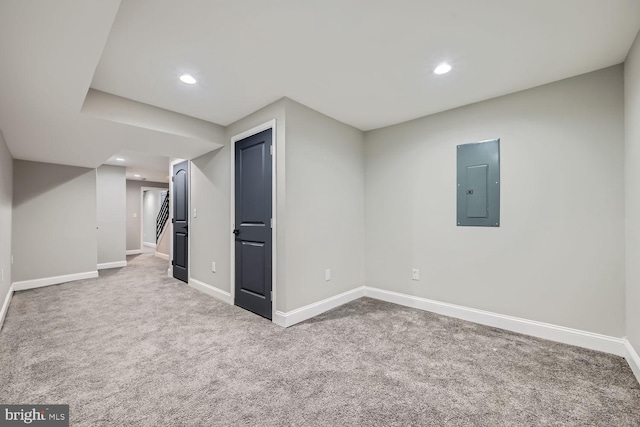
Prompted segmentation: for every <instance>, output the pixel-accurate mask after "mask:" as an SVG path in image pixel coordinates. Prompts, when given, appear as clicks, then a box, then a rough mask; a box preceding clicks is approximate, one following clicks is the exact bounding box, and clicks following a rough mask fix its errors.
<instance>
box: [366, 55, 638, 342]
mask: <svg viewBox="0 0 640 427" xmlns="http://www.w3.org/2000/svg"><path fill="white" fill-rule="evenodd" d="M623 114H624V113H623V75H622V67H621V66H615V67H611V68H607V69H604V70H600V71H597V72H593V73H589V74H586V75H582V76H578V77H574V78H571V79H567V80H564V81H560V82H556V83H552V84H549V85H545V86H542V87H538V88H534V89H530V90H526V91H523V92H519V93H515V94H512V95H507V96H503V97H500V98H496V99H493V100H489V101H485V102H481V103H477V104H473V105H469V106H466V107H462V108H458V109H455V110H451V111H447V112H444V113H441V114H436V115H433V116H429V117H425V118H421V119H417V120H414V121H410V122H407V123H403V124H399V125H396V126H391V127H387V128H383V129H379V130H375V131H371V132H367V133H366V134H365V153H366V163H365V165H366V166H365V169H366V172H365V173H366V180H365V182H366V197H365V200H366V233H367V234H366V239H367V240H366V248H367V252H366V282H367V285H369V286H374V287H377V288H382V289H387V290H391V291H397V292H402V293H405V294H410V295H416V296H419V297H425V298H430V299H434V300H438V301H444V302H448V303H454V304H459V305H463V306H467V307H472V308H477V309H483V310H488V311H492V312H496V313H502V314H507V315H512V316H517V317H521V318H525V319H532V320H537V321H542V322H548V323H551V324H556V325H562V326H567V327H572V328H577V329H582V330H586V331H591V332H596V333H602V334H606V335H611V336H615V337H621V336H624V334H625V325H624V190H623V188H624V177H623V170H624V158H623V155H624V153H623V149H624V134H623V130H624V128H623ZM635 114H638V113H637V112H636V113H635ZM491 138H501V176H502V178H501V179H502V186H501V191H502V195H501V196H502V201H501V226H500V228H476V227H456V222H455V220H456V172H455V167H456V145H457V144H464V143H470V142H474V141H481V140H486V139H491ZM636 182H638V181H637V180H636ZM412 268H418V269H420V276H421V280H420V281H412V280H411V269H412Z"/></svg>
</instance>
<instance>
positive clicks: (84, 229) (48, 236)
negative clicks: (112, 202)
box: [12, 160, 98, 282]
mask: <svg viewBox="0 0 640 427" xmlns="http://www.w3.org/2000/svg"><path fill="white" fill-rule="evenodd" d="M13 166H14V169H13V182H14V187H13V227H12V230H13V233H12V241H13V254H14V265H13V277H12V279H13V282H19V281H23V280H33V279H41V278H46V277H54V276H62V275H67V274H76V273H86V272H91V271H95V270H96V263H97V261H98V259H97V250H96V248H97V245H98V241H97V233H96V214H97V212H96V170H95V169H87V168H79V167H74V166H63V165H54V164H49V163H38V162H28V161H23V160H16V161H15V162H14V165H13Z"/></svg>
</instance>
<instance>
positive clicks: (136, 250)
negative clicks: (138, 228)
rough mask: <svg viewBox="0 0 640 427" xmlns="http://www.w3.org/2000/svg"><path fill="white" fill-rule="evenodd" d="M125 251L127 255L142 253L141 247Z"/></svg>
mask: <svg viewBox="0 0 640 427" xmlns="http://www.w3.org/2000/svg"><path fill="white" fill-rule="evenodd" d="M126 253H127V255H140V254H141V253H142V249H131V250H129V251H127V252H126Z"/></svg>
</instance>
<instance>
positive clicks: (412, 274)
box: [411, 268, 420, 280]
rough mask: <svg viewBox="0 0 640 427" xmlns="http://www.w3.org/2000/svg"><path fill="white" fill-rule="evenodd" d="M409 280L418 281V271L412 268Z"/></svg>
mask: <svg viewBox="0 0 640 427" xmlns="http://www.w3.org/2000/svg"><path fill="white" fill-rule="evenodd" d="M411 279H412V280H420V270H418V269H417V268H414V269H413V270H412V271H411Z"/></svg>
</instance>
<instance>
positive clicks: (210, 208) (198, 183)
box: [189, 99, 286, 310]
mask: <svg viewBox="0 0 640 427" xmlns="http://www.w3.org/2000/svg"><path fill="white" fill-rule="evenodd" d="M285 103H286V100H284V99H281V100H279V101H277V102H274V103H273V104H270V105H268V106H266V107H264V108H262V109H261V110H259V111H257V112H255V113H253V114H251V115H250V116H248V117H245V118H244V119H241V120H239V121H238V122H236V123H233V124H231V125H229V126H228V127H227V132H226V138H225V144H226V145H225V146H224V147H223V148H221V149H219V150H216V151H213V152H210V153H207V154H205V155H203V156H200V157H198V158H196V159H194V160H193V161H192V163H191V218H190V230H191V232H190V234H189V238H190V239H191V243H190V244H191V267H190V270H191V277H193V278H194V279H196V280H199V281H201V282H204V283H206V284H209V285H211V286H214V287H216V288H218V289H221V290H223V291H225V292H230V291H231V289H230V283H231V272H230V262H231V254H230V240H229V239H230V235H231V234H230V233H231V219H230V205H229V203H230V197H231V196H230V194H231V193H230V191H231V179H230V170H231V169H230V167H231V149H230V143H231V138H232V137H233V136H234V135H237V134H239V133H241V132H244V131H246V130H249V129H251V128H253V127H255V126H258V125H260V124H262V123H265V122H267V121H269V120H272V119H276V121H277V124H276V140H277V143H276V149H277V156H278V159H277V161H278V166H277V170H276V173H277V174H278V179H279V184H280V185H279V186H278V188H277V189H276V191H277V193H276V194H277V197H278V200H277V203H276V206H277V215H278V220H277V221H278V226H277V238H278V242H277V245H278V255H277V265H276V268H277V273H276V274H277V275H278V276H277V281H276V282H277V283H276V293H277V295H278V296H277V308H278V310H284V309H285V305H284V304H285V297H286V295H285V293H284V286H285V274H284V265H285V264H284V258H285V254H284V243H283V242H284V229H285V215H284V209H283V208H284V168H285V120H284V117H285ZM194 209H197V211H198V217H197V218H194V217H193V210H194ZM212 261H215V263H216V273H213V272H212V271H211V262H212Z"/></svg>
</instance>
